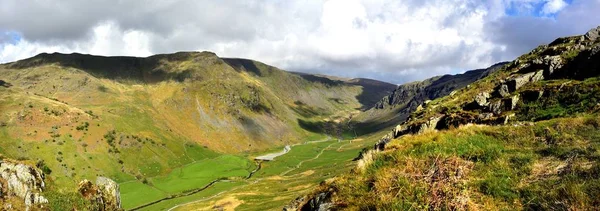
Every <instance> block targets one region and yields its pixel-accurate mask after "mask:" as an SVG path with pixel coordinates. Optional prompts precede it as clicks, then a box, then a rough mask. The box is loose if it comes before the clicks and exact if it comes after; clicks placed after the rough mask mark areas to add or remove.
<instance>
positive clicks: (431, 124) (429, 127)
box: [415, 116, 442, 134]
mask: <svg viewBox="0 0 600 211" xmlns="http://www.w3.org/2000/svg"><path fill="white" fill-rule="evenodd" d="M441 119H442V116H438V117H431V118H429V120H427V121H426V122H425V123H423V124H421V125H419V126H418V130H417V132H416V133H415V134H422V133H425V132H429V131H434V130H435V128H436V127H437V124H438V122H440V120H441Z"/></svg>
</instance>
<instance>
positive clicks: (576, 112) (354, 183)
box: [312, 37, 600, 210]
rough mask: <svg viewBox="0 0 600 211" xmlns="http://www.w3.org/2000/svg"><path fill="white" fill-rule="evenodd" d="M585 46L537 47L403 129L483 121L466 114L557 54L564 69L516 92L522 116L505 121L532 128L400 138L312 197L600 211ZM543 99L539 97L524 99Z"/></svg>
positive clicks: (593, 84) (595, 97) (595, 103)
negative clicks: (447, 118)
mask: <svg viewBox="0 0 600 211" xmlns="http://www.w3.org/2000/svg"><path fill="white" fill-rule="evenodd" d="M580 40H582V39H580V37H568V38H560V39H558V40H557V41H555V42H553V44H550V45H544V46H540V47H539V48H537V49H535V50H534V51H532V52H531V53H529V54H526V55H523V56H521V57H519V58H518V59H517V60H516V61H515V62H513V63H511V64H509V65H507V66H505V67H504V68H502V69H501V70H500V71H498V72H495V73H492V74H491V75H489V76H488V77H486V78H484V79H482V80H479V81H477V82H475V83H473V84H471V85H470V86H468V87H466V88H464V89H461V90H459V91H458V92H457V93H456V94H455V95H453V96H446V97H443V98H439V99H436V100H434V101H433V102H431V103H429V104H428V105H427V106H426V107H425V108H424V109H423V110H420V111H416V112H414V113H413V114H412V115H411V119H410V120H409V121H408V122H407V123H406V124H407V125H408V124H418V123H420V122H424V121H427V120H428V119H429V118H430V117H432V116H439V115H441V114H444V115H455V114H460V115H466V116H468V115H477V114H479V113H478V112H482V111H478V110H471V111H467V110H462V108H463V106H464V105H466V104H467V103H470V102H471V101H473V98H474V96H476V95H477V94H480V93H483V92H489V91H490V90H492V89H493V88H495V87H496V86H498V84H499V82H500V81H501V79H505V78H507V77H508V76H510V75H517V76H518V75H519V74H522V73H520V72H518V71H517V70H518V66H519V65H522V64H525V63H527V62H531V61H534V60H536V59H538V58H544V56H546V55H549V56H552V55H557V56H560V58H562V59H563V61H565V62H566V63H565V64H563V65H565V67H567V68H565V69H562V70H558V71H562V72H559V73H558V74H555V75H552V76H551V77H549V78H546V80H544V81H539V82H535V83H529V84H527V85H525V86H523V87H521V88H520V89H518V90H516V92H514V93H513V95H514V94H519V95H520V96H521V100H520V101H519V103H518V104H517V108H516V109H515V110H512V111H505V112H504V113H503V114H507V113H508V114H509V115H510V114H514V115H515V118H513V119H514V120H517V121H532V122H517V121H513V122H511V124H508V125H506V126H469V125H467V126H462V127H460V128H455V127H452V126H450V127H449V128H448V129H447V130H443V131H433V132H427V133H424V134H419V135H404V136H400V137H399V138H398V139H395V140H392V141H391V142H390V143H389V144H388V145H387V146H386V149H385V150H384V151H382V152H376V151H372V152H370V153H367V154H365V155H364V156H363V159H362V160H361V161H359V162H358V164H357V166H356V167H355V169H354V171H352V172H351V173H347V174H345V175H343V176H341V177H338V178H336V179H335V180H331V181H329V182H327V184H323V185H322V186H320V187H318V188H317V189H316V190H315V191H314V192H313V193H312V194H315V193H319V192H334V193H335V194H334V195H333V196H332V199H331V200H332V201H333V203H334V204H335V205H336V206H338V208H346V209H351V210H354V209H361V210H372V209H384V210H388V209H389V210H455V209H456V210H465V209H468V210H490V209H492V210H496V209H500V210H512V209H527V210H549V209H558V210H596V209H598V208H599V206H600V201H598V197H597V196H598V193H599V192H600V187H599V186H598V185H596V184H597V183H598V180H599V179H600V177H599V174H598V170H599V169H600V163H598V161H599V159H598V158H600V157H599V156H598V155H600V154H599V153H598V152H599V151H598V148H599V147H600V143H599V142H598V140H600V139H599V137H600V130H599V129H600V124H599V123H600V117H599V114H598V112H599V111H600V89H599V86H600V82H599V79H598V77H597V75H598V74H597V72H594V71H595V70H596V69H594V68H593V67H594V65H595V64H594V62H596V64H597V60H595V59H594V58H597V56H598V55H597V54H596V55H595V57H588V55H589V54H588V53H589V52H590V51H589V49H591V48H594V49H597V47H598V42H597V41H596V42H588V43H584V45H586V51H583V50H582V51H581V52H586V53H585V54H583V55H582V56H577V55H578V54H580V50H579V49H581V48H580V47H575V46H577V45H579V42H583V41H580ZM590 46H591V47H590ZM594 46H595V47H594ZM590 58H591V59H590ZM577 62H581V63H577ZM582 64H586V65H588V66H589V67H588V69H585V68H582V67H584V65H582ZM596 67H597V65H596ZM590 68H591V69H590ZM540 91H542V92H543V94H541V95H540V98H539V99H537V98H535V97H534V98H532V97H530V96H529V97H528V95H530V94H531V93H532V92H533V93H540Z"/></svg>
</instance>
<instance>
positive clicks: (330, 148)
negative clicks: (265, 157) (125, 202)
mask: <svg viewBox="0 0 600 211" xmlns="http://www.w3.org/2000/svg"><path fill="white" fill-rule="evenodd" d="M371 141H372V140H370V139H369V140H368V141H367V140H363V141H353V142H350V141H338V140H331V141H324V142H313V143H310V142H309V143H305V144H301V145H297V146H293V147H292V150H291V151H290V152H289V153H287V154H285V155H282V156H280V157H277V158H275V160H273V161H268V162H263V164H262V168H261V170H260V171H258V172H257V173H255V174H254V176H253V177H252V178H250V179H247V180H241V181H237V182H219V183H216V184H215V185H214V186H211V187H210V188H208V189H206V190H204V191H201V192H199V193H196V194H193V195H190V196H185V197H180V198H176V199H172V200H167V201H163V202H160V203H157V204H154V205H151V206H148V207H145V208H143V209H141V210H166V209H169V208H173V207H175V208H176V210H189V209H192V208H202V207H204V208H211V209H212V208H214V207H219V206H221V205H223V204H224V205H225V206H229V205H228V204H236V203H239V204H237V205H236V206H237V207H232V208H235V209H242V210H280V209H281V208H282V207H283V206H284V205H285V204H287V203H288V202H289V201H291V200H293V199H294V198H295V197H297V196H299V195H302V194H303V193H306V192H307V191H308V190H309V189H310V188H311V187H314V186H315V185H317V184H319V183H320V182H322V181H324V180H326V179H328V178H331V177H333V176H335V175H337V174H340V173H344V172H348V171H349V169H350V168H351V166H352V165H353V163H352V162H351V160H352V159H353V158H355V157H356V156H357V155H358V153H359V151H360V150H361V149H362V148H364V147H366V146H368V145H370V144H371ZM184 169H185V168H184ZM184 171H185V170H184ZM230 200H234V201H233V202H232V201H230ZM176 206H177V207H176ZM127 208H128V207H126V209H127Z"/></svg>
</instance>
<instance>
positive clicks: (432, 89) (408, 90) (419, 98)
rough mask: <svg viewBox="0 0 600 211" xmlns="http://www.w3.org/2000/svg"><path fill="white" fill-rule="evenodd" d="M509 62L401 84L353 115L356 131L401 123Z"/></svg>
mask: <svg viewBox="0 0 600 211" xmlns="http://www.w3.org/2000/svg"><path fill="white" fill-rule="evenodd" d="M506 63H507V62H501V63H498V64H494V65H492V66H491V67H488V68H486V69H477V70H470V71H466V72H465V73H463V74H457V75H444V76H436V77H432V78H429V79H425V80H423V81H417V82H412V83H407V84H402V85H400V86H398V87H397V88H396V89H395V90H394V91H392V93H391V94H390V95H388V96H385V97H384V98H383V99H381V100H379V101H378V102H376V103H375V104H374V106H373V107H372V108H371V109H369V110H368V111H366V112H363V113H361V114H359V115H358V116H356V117H354V118H353V122H352V123H350V124H353V128H354V130H355V131H356V134H366V133H370V132H373V131H378V130H382V129H384V128H387V127H390V126H393V125H396V124H399V123H401V122H403V121H405V120H406V119H407V118H408V116H409V115H410V113H412V112H413V111H415V110H417V108H419V106H421V105H423V103H425V102H427V101H430V100H433V99H437V98H440V97H444V96H446V95H450V94H453V91H455V90H458V89H461V88H463V87H466V86H467V85H469V84H471V83H473V82H475V81H477V80H479V79H481V78H484V77H486V76H488V75H489V74H491V73H494V72H495V71H497V70H498V69H500V68H501V67H502V66H504V65H505V64H506Z"/></svg>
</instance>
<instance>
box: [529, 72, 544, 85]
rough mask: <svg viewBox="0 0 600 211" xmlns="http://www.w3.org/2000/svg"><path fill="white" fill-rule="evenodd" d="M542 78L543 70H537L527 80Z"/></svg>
mask: <svg viewBox="0 0 600 211" xmlns="http://www.w3.org/2000/svg"><path fill="white" fill-rule="evenodd" d="M541 80H544V71H543V70H538V71H537V72H535V73H534V74H533V75H532V76H531V78H530V79H529V82H532V83H533V82H538V81H541Z"/></svg>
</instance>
